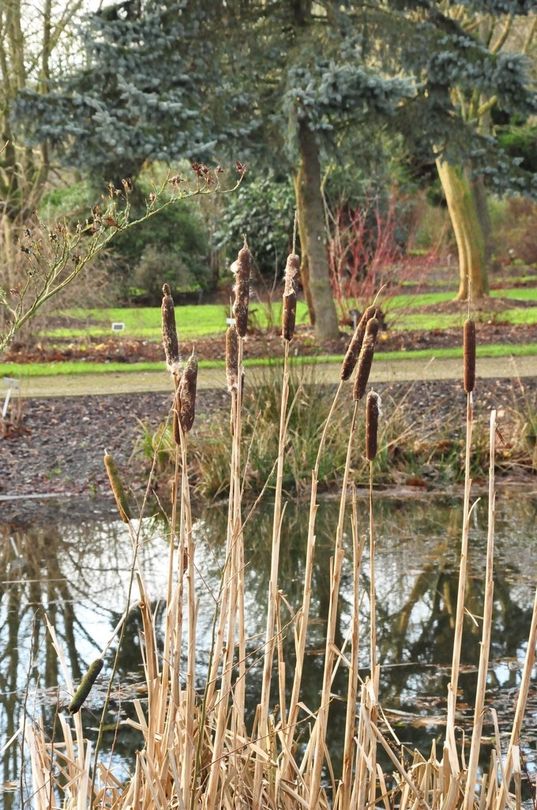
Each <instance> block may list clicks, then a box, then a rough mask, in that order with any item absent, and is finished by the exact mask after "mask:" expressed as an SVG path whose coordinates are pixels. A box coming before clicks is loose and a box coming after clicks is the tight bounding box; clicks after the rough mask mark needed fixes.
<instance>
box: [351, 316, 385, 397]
mask: <svg viewBox="0 0 537 810" xmlns="http://www.w3.org/2000/svg"><path fill="white" fill-rule="evenodd" d="M378 331H379V322H378V321H377V319H376V318H371V319H370V320H369V321H368V322H367V325H366V327H365V336H364V341H363V343H362V348H361V349H360V355H359V357H358V370H357V372H356V379H355V381H354V390H353V398H354V399H355V400H359V399H362V397H363V395H364V394H365V389H366V387H367V382H368V380H369V374H370V373H371V366H372V364H373V355H374V354H375V343H376V340H377V334H378Z"/></svg>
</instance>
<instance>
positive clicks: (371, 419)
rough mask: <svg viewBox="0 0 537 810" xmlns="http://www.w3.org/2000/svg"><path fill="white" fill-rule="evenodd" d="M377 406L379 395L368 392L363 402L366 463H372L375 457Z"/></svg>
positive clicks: (378, 411) (378, 410) (377, 422)
mask: <svg viewBox="0 0 537 810" xmlns="http://www.w3.org/2000/svg"><path fill="white" fill-rule="evenodd" d="M379 406H380V397H379V395H378V394H376V393H375V391H370V392H369V394H368V395H367V397H366V401H365V455H366V458H367V460H368V461H373V459H374V458H375V456H376V455H377V436H378V426H379V413H380V407H379Z"/></svg>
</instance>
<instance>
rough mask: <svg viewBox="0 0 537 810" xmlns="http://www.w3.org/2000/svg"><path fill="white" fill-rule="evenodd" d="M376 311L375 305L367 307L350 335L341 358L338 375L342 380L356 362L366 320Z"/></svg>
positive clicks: (345, 378)
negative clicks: (345, 351)
mask: <svg viewBox="0 0 537 810" xmlns="http://www.w3.org/2000/svg"><path fill="white" fill-rule="evenodd" d="M376 311H377V310H376V307H367V309H366V310H365V312H364V313H363V315H362V317H361V318H360V320H359V321H358V324H357V326H356V329H355V330H354V335H353V336H352V338H351V342H350V343H349V345H348V347H347V353H346V354H345V357H344V358H343V363H342V366H341V375H340V376H341V379H342V380H348V379H349V377H350V376H351V374H352V372H353V371H354V367H355V366H356V363H357V362H358V357H359V354H360V351H361V348H362V343H363V342H364V335H365V328H366V326H367V323H368V321H370V320H371V318H374V317H375V314H376Z"/></svg>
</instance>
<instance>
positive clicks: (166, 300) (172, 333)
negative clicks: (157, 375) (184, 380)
mask: <svg viewBox="0 0 537 810" xmlns="http://www.w3.org/2000/svg"><path fill="white" fill-rule="evenodd" d="M160 311H161V313H162V345H163V346H164V355H165V357H166V366H167V368H168V371H169V372H170V374H173V375H174V377H176V378H178V377H179V376H180V374H181V357H180V355H179V340H178V338H177V327H176V325H175V308H174V305H173V298H172V296H171V290H170V285H169V284H163V285H162V306H161V308H160Z"/></svg>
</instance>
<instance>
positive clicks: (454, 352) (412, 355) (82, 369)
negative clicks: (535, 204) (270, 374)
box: [0, 343, 537, 378]
mask: <svg viewBox="0 0 537 810" xmlns="http://www.w3.org/2000/svg"><path fill="white" fill-rule="evenodd" d="M477 355H478V357H511V356H514V357H527V356H535V355H537V343H525V344H514V345H503V344H491V345H489V346H478V347H477ZM432 357H435V358H437V359H439V360H442V359H454V358H459V357H462V349H461V348H460V347H454V348H438V349H418V350H416V351H408V352H378V353H377V354H376V355H375V362H382V361H383V360H391V361H399V360H430V359H431V358H432ZM341 360H342V356H341V355H326V354H325V355H318V356H316V357H297V358H295V359H294V362H295V363H300V364H308V363H340V362H341ZM280 362H281V361H280V360H274V359H272V358H271V359H265V360H260V359H251V360H246V361H245V365H246V366H267V365H270V364H274V363H276V364H277V363H280ZM199 365H200V368H222V369H223V368H224V361H223V360H200V363H199ZM142 371H160V372H162V373H163V374H164V373H165V366H164V362H150V361H147V362H140V363H95V362H87V363H86V362H84V361H80V360H67V361H65V362H63V363H0V377H15V378H24V377H49V376H55V375H58V374H69V375H71V374H108V373H118V372H121V373H125V374H128V373H131V374H132V373H135V372H142Z"/></svg>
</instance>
